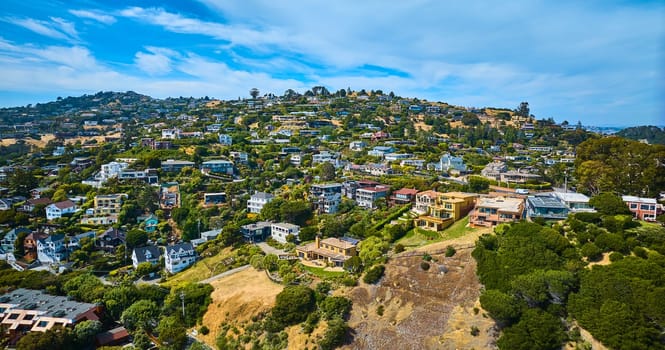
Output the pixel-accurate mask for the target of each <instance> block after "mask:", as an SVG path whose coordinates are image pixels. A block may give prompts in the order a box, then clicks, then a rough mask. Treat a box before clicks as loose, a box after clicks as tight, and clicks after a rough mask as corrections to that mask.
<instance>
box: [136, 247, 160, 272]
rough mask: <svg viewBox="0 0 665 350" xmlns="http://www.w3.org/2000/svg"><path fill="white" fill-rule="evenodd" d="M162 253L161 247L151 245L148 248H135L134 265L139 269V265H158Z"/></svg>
mask: <svg viewBox="0 0 665 350" xmlns="http://www.w3.org/2000/svg"><path fill="white" fill-rule="evenodd" d="M160 256H162V252H161V251H160V250H159V247H156V246H154V245H149V246H146V247H140V248H134V250H133V251H132V265H133V266H134V268H137V267H138V266H139V264H141V263H144V262H149V263H150V264H151V265H157V263H158V262H159V257H160Z"/></svg>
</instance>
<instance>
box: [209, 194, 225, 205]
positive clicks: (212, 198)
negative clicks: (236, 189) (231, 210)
mask: <svg viewBox="0 0 665 350" xmlns="http://www.w3.org/2000/svg"><path fill="white" fill-rule="evenodd" d="M224 203H226V193H225V192H217V193H204V194H203V205H205V206H212V205H219V204H224Z"/></svg>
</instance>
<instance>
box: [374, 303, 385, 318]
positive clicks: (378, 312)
mask: <svg viewBox="0 0 665 350" xmlns="http://www.w3.org/2000/svg"><path fill="white" fill-rule="evenodd" d="M383 311H384V307H383V305H379V306H378V307H377V308H376V314H377V315H379V316H383Z"/></svg>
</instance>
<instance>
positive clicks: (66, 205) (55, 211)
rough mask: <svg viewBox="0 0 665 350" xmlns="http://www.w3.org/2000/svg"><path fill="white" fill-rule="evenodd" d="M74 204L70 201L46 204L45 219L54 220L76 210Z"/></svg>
mask: <svg viewBox="0 0 665 350" xmlns="http://www.w3.org/2000/svg"><path fill="white" fill-rule="evenodd" d="M76 209H77V208H76V204H74V202H72V201H70V200H69V199H68V200H66V201H62V202H58V203H53V204H49V205H48V206H46V208H45V210H46V220H55V219H59V218H61V217H62V215H63V214H70V213H74V212H76Z"/></svg>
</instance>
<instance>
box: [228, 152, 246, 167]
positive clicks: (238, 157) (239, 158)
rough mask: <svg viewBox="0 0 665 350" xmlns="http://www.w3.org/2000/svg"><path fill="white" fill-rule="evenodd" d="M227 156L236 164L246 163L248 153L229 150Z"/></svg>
mask: <svg viewBox="0 0 665 350" xmlns="http://www.w3.org/2000/svg"><path fill="white" fill-rule="evenodd" d="M229 156H231V158H233V161H234V162H236V163H238V164H247V163H248V162H249V155H248V154H247V152H236V151H234V152H230V153H229Z"/></svg>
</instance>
